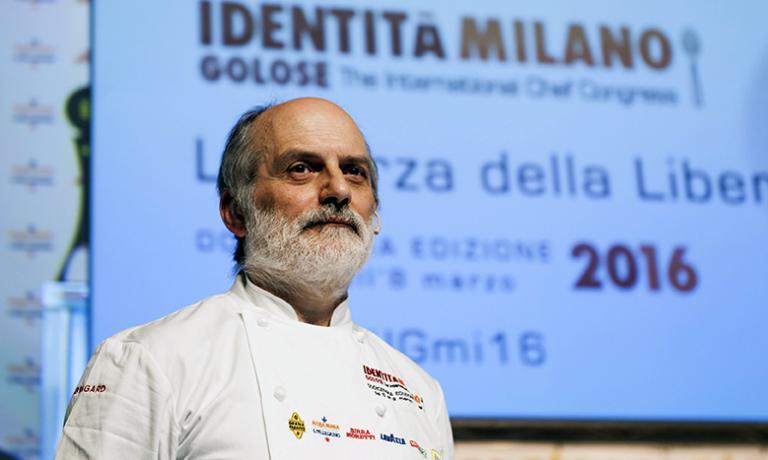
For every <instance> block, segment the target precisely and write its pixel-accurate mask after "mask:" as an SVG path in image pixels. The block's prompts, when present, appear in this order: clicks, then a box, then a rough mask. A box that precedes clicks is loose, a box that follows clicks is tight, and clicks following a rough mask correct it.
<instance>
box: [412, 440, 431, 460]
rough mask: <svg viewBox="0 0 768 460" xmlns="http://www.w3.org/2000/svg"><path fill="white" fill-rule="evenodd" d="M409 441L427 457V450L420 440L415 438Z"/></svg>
mask: <svg viewBox="0 0 768 460" xmlns="http://www.w3.org/2000/svg"><path fill="white" fill-rule="evenodd" d="M408 443H409V444H410V445H411V447H414V448H416V449H418V450H419V453H420V454H421V456H422V457H424V458H427V451H426V449H424V448H423V447H421V446H420V445H419V443H418V442H416V441H414V440H413V439H411V440H410V441H409V442H408Z"/></svg>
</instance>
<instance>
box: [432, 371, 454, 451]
mask: <svg viewBox="0 0 768 460" xmlns="http://www.w3.org/2000/svg"><path fill="white" fill-rule="evenodd" d="M435 384H436V385H437V390H438V394H439V395H440V410H439V412H438V416H437V423H438V426H439V427H440V431H441V432H442V438H443V446H445V447H444V450H443V455H442V460H453V458H454V454H453V451H454V449H453V429H452V428H451V418H450V417H449V415H448V407H446V405H445V395H444V394H443V388H442V387H441V386H440V383H438V382H437V381H435Z"/></svg>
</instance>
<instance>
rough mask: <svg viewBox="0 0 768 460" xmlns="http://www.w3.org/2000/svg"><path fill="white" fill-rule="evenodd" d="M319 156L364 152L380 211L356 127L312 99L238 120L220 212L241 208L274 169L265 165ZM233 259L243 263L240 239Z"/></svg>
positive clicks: (225, 159)
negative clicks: (301, 154)
mask: <svg viewBox="0 0 768 460" xmlns="http://www.w3.org/2000/svg"><path fill="white" fill-rule="evenodd" d="M321 150H322V151H338V152H344V151H358V152H364V154H365V158H366V161H367V163H368V165H369V166H368V169H369V171H370V185H371V189H372V192H373V196H374V200H375V203H376V205H377V206H378V202H379V200H378V188H377V185H378V172H377V168H376V164H375V163H374V161H373V158H372V157H371V155H370V149H369V148H368V145H367V144H366V142H365V138H364V137H363V134H362V133H361V132H360V129H359V128H358V127H357V124H356V123H355V122H354V120H353V119H352V117H350V116H349V114H348V113H347V112H346V111H345V110H344V109H342V108H341V107H339V106H338V105H336V104H334V103H333V102H331V101H328V100H326V99H321V98H310V97H307V98H299V99H293V100H290V101H286V102H283V103H281V104H276V105H269V106H263V107H257V108H255V109H253V110H250V111H248V112H246V113H244V114H243V115H242V116H241V117H240V119H239V120H238V121H237V123H236V124H235V126H234V127H233V128H232V130H231V131H230V133H229V137H228V139H227V143H226V147H225V149H224V153H223V154H222V159H221V166H220V168H219V175H218V180H217V187H218V191H219V195H220V196H221V197H222V206H223V205H226V206H233V207H236V208H240V209H242V208H243V204H244V203H246V200H248V199H249V196H250V192H251V191H252V190H253V187H254V186H255V185H256V183H257V181H258V176H259V173H258V172H259V168H260V167H261V166H262V165H263V164H266V163H269V164H274V162H271V161H270V162H266V161H265V160H267V159H271V158H274V157H276V156H278V155H281V154H283V153H284V152H286V151H305V152H312V151H321ZM225 202H226V203H225ZM235 211H236V210H235ZM240 214H242V213H241V212H240ZM234 258H235V261H236V262H237V263H238V264H240V263H242V259H243V250H242V243H241V238H240V237H238V244H237V248H236V249H235V254H234Z"/></svg>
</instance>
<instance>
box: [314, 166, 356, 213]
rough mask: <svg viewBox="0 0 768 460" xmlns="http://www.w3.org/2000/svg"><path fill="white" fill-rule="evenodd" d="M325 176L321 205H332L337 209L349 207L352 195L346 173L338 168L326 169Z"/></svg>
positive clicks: (321, 191)
mask: <svg viewBox="0 0 768 460" xmlns="http://www.w3.org/2000/svg"><path fill="white" fill-rule="evenodd" d="M324 176H325V177H324V178H323V179H324V180H323V184H322V189H321V190H320V203H321V204H332V205H334V206H336V208H337V209H342V208H344V207H346V206H349V202H350V201H351V200H352V195H351V193H350V190H349V183H348V182H347V178H346V177H345V176H344V172H343V171H341V170H340V169H338V168H334V169H332V168H326V169H325V171H324Z"/></svg>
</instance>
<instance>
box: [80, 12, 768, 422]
mask: <svg viewBox="0 0 768 460" xmlns="http://www.w3.org/2000/svg"><path fill="white" fill-rule="evenodd" d="M579 3H580V4H579V5H578V6H577V5H575V4H573V2H564V1H559V2H556V1H544V2H532V3H521V2H514V3H510V2H501V1H498V2H491V1H486V2H474V3H473V4H472V6H471V7H470V6H459V5H458V4H454V3H449V2H436V1H434V2H426V1H425V2H391V1H367V2H365V3H359V2H346V3H344V2H342V3H338V2H333V3H317V2H292V3H290V4H276V3H270V4H261V3H258V2H216V1H198V2H187V1H178V2H149V1H134V2H122V3H121V2H117V3H110V4H103V5H99V6H98V7H97V8H96V17H95V28H96V30H95V69H94V72H95V77H94V78H95V88H94V98H95V101H94V102H95V107H94V114H95V125H94V129H95V132H94V150H93V151H94V156H93V168H94V170H93V180H94V183H93V185H94V198H93V201H94V207H93V238H94V240H93V255H94V259H93V262H94V266H93V269H94V272H93V296H94V297H93V302H94V303H93V306H94V336H95V340H96V341H97V342H98V341H101V340H103V339H104V338H105V337H107V336H109V335H111V334H113V333H115V332H117V331H118V330H120V329H123V328H126V327H129V326H132V325H136V324H139V323H142V322H146V321H149V320H151V319H154V318H157V317H159V316H161V315H164V314H166V313H169V312H171V311H173V310H175V309H178V308H180V307H182V306H184V305H186V304H189V303H192V302H194V301H196V300H198V299H200V298H202V297H204V296H207V295H210V294H213V293H216V292H220V291H223V290H225V289H227V288H228V286H229V284H230V283H231V282H232V279H231V260H230V257H231V250H232V247H233V239H232V238H231V236H230V235H229V234H228V232H227V231H226V229H225V228H224V226H223V225H222V224H221V222H220V220H219V217H218V206H217V196H216V193H215V184H214V180H215V175H216V171H217V168H218V160H219V157H220V153H221V150H222V148H223V143H224V140H225V136H226V133H227V131H228V130H229V128H230V127H231V125H232V124H233V123H234V121H235V120H236V119H237V116H238V115H239V114H240V113H241V112H243V111H244V110H246V109H248V108H250V107H252V106H254V105H257V104H261V103H265V102H269V101H275V100H276V101H280V100H284V99H287V98H292V97H297V96H305V95H313V96H320V97H326V98H330V99H332V100H334V101H336V102H338V103H339V104H341V105H342V106H343V107H345V108H346V109H347V110H348V111H349V112H350V113H351V114H352V116H353V117H354V118H355V119H356V120H357V121H358V122H359V125H360V127H361V129H362V130H363V131H364V133H365V135H366V137H367V139H368V141H369V143H370V145H371V147H372V150H373V153H374V156H375V157H376V159H377V160H378V162H379V166H380V170H381V199H382V208H381V215H382V221H383V233H382V234H381V235H380V236H379V237H378V239H377V243H376V248H375V251H374V256H373V258H372V260H371V262H370V263H369V264H368V266H367V268H366V269H365V270H364V271H363V272H362V273H361V274H360V275H359V276H358V277H357V279H356V281H355V283H354V285H353V289H352V292H351V301H352V309H353V315H354V317H355V319H356V320H357V321H358V322H359V323H361V324H363V325H365V326H367V327H369V328H371V329H373V330H374V331H376V332H377V333H378V334H380V335H381V336H383V337H384V338H385V339H387V340H388V341H390V342H391V343H393V344H394V345H395V346H397V347H398V348H400V349H401V350H403V351H404V352H405V353H407V354H408V355H409V356H411V357H412V358H413V359H414V360H416V361H417V362H419V363H421V364H422V365H423V366H424V367H425V368H426V369H428V370H429V371H430V372H431V373H432V374H433V375H435V376H436V377H437V378H438V379H439V380H440V381H441V382H442V384H443V386H444V389H445V392H446V395H447V399H448V405H449V409H450V410H451V414H452V415H453V416H458V417H504V418H558V419H564V418H565V419H623V420H723V421H737V420H738V421H761V422H768V395H767V394H766V392H765V391H764V382H765V381H766V380H768V366H766V364H765V359H764V357H763V356H762V353H763V350H765V349H768V336H766V334H765V327H764V324H765V322H766V319H768V315H767V314H766V310H765V307H766V305H767V304H768V283H766V278H765V273H766V268H767V267H766V260H768V240H766V238H765V235H766V234H767V232H768V153H766V152H768V130H766V129H765V127H766V126H768V85H767V84H766V82H768V29H766V28H765V25H764V18H765V17H767V15H768V5H765V4H763V3H760V2H748V1H736V2H731V3H730V4H729V5H728V7H727V8H723V7H716V6H715V5H711V6H709V5H702V3H701V2H694V1H684V2H676V3H674V4H670V3H669V2H663V1H660V0H659V1H655V0H654V1H646V2H642V3H641V4H637V5H627V4H625V3H621V4H619V3H616V2H609V1H598V0H594V1H589V2H579ZM328 359H333V357H332V356H329V357H328Z"/></svg>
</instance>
